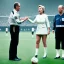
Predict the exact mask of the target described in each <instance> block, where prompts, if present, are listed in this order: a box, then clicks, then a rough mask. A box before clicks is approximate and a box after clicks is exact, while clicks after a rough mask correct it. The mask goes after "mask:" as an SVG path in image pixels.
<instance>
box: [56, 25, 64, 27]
mask: <svg viewBox="0 0 64 64" xmlns="http://www.w3.org/2000/svg"><path fill="white" fill-rule="evenodd" d="M56 27H64V25H56Z"/></svg>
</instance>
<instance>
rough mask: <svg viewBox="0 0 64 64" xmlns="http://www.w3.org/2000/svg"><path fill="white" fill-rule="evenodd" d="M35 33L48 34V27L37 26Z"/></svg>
mask: <svg viewBox="0 0 64 64" xmlns="http://www.w3.org/2000/svg"><path fill="white" fill-rule="evenodd" d="M36 34H38V35H47V34H48V29H47V28H44V27H43V28H39V29H38V28H37V30H36Z"/></svg>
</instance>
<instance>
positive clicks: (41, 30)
mask: <svg viewBox="0 0 64 64" xmlns="http://www.w3.org/2000/svg"><path fill="white" fill-rule="evenodd" d="M33 23H37V30H36V34H41V35H43V34H48V29H47V28H48V27H50V23H49V20H48V16H47V15H46V14H42V15H37V16H36V18H35V20H34V21H33Z"/></svg>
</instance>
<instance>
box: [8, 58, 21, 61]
mask: <svg viewBox="0 0 64 64" xmlns="http://www.w3.org/2000/svg"><path fill="white" fill-rule="evenodd" d="M9 60H12V61H20V60H21V59H20V58H14V59H9Z"/></svg>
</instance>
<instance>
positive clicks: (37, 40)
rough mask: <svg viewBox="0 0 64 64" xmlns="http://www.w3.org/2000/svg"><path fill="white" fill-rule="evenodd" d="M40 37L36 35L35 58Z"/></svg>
mask: <svg viewBox="0 0 64 64" xmlns="http://www.w3.org/2000/svg"><path fill="white" fill-rule="evenodd" d="M40 39H41V36H40V35H36V51H35V57H37V56H38V49H39V43H40Z"/></svg>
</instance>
